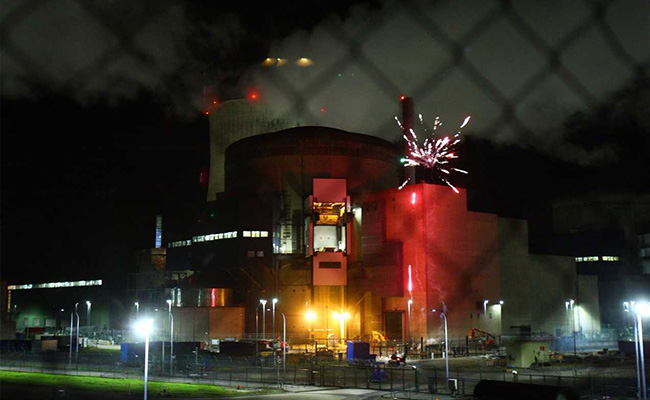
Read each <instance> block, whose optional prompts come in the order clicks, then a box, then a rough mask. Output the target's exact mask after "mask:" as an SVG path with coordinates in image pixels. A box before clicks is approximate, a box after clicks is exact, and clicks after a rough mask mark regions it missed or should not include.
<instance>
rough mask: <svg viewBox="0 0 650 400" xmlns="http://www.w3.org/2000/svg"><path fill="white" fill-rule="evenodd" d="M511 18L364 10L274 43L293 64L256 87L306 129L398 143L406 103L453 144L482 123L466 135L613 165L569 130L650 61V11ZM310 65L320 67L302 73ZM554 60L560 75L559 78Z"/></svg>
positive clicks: (562, 7) (413, 8) (474, 8)
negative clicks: (568, 136)
mask: <svg viewBox="0 0 650 400" xmlns="http://www.w3.org/2000/svg"><path fill="white" fill-rule="evenodd" d="M511 7H512V8H511V9H504V4H503V2H501V1H497V0H493V1H473V0H460V1H458V0H457V1H453V2H452V1H442V2H428V1H421V2H420V1H414V2H407V3H404V2H396V1H395V2H394V1H388V2H385V3H384V7H383V8H382V9H381V10H370V9H367V8H363V7H358V8H357V9H356V10H355V12H353V13H352V15H351V16H350V18H348V19H346V20H345V21H341V20H340V19H338V18H332V19H330V20H328V21H326V22H324V23H322V24H321V25H319V26H317V27H316V28H314V29H312V30H310V31H302V32H297V33H295V34H294V35H293V36H291V37H289V38H286V39H285V40H282V41H280V42H278V43H275V44H274V46H273V47H272V49H271V51H270V53H269V55H268V56H269V57H272V58H281V59H286V61H287V62H286V63H285V64H283V65H282V66H278V65H277V63H276V65H273V66H271V67H264V66H257V67H256V68H255V69H253V70H252V71H251V78H250V79H251V81H252V82H255V84H256V85H257V86H258V87H259V88H260V89H261V92H262V93H263V95H264V96H265V98H266V100H267V101H268V102H269V104H270V105H271V106H272V107H273V108H274V109H275V110H276V112H277V113H278V114H279V115H284V116H288V115H296V116H298V118H300V119H301V121H302V123H303V124H305V125H325V126H331V127H334V128H339V129H343V130H348V131H353V132H361V133H367V134H372V135H377V136H380V137H383V138H385V139H388V140H394V139H396V138H398V137H399V136H400V135H401V132H400V130H399V128H398V127H397V126H396V125H395V123H394V117H395V116H398V117H401V111H400V108H399V100H398V97H399V96H400V95H402V94H403V95H406V96H409V97H412V98H413V100H414V105H415V113H416V114H417V113H422V114H423V115H424V117H425V119H428V120H429V121H430V122H433V120H434V118H435V117H436V116H439V117H440V118H441V119H442V121H443V123H445V124H446V127H449V128H450V133H455V132H453V128H454V127H457V126H458V124H459V123H460V122H462V121H463V119H464V118H465V116H467V115H471V116H472V124H470V125H471V126H469V127H467V128H466V130H465V131H464V133H465V134H471V135H476V136H480V137H485V138H489V139H491V140H494V141H496V142H501V143H520V144H522V145H525V146H533V147H541V148H543V149H546V150H548V151H554V150H557V149H561V150H560V152H561V153H564V154H562V155H561V156H562V157H563V158H569V159H570V158H573V159H574V160H573V161H578V162H582V163H591V162H597V161H603V160H605V159H608V158H610V156H611V154H612V152H611V151H610V150H611V149H597V150H595V151H594V152H593V154H592V153H586V152H585V151H579V150H577V149H572V148H571V147H570V145H568V144H567V143H565V141H564V139H563V137H562V135H561V134H562V124H563V123H564V122H565V120H566V118H567V117H568V116H570V115H572V114H573V113H575V112H578V111H584V110H588V109H590V108H591V107H594V105H595V104H597V103H598V102H599V101H602V100H604V99H605V98H606V97H607V96H609V95H611V94H612V93H613V92H614V91H616V90H617V89H620V88H621V87H623V86H624V85H626V84H629V82H630V80H631V79H632V78H633V77H634V76H635V73H636V67H637V66H639V65H642V63H644V62H646V61H647V60H649V59H650V46H648V43H647V42H648V41H647V38H648V37H649V35H648V25H647V15H648V13H647V9H648V4H647V3H646V2H642V1H640V0H638V1H636V0H630V1H618V2H615V3H613V4H611V5H610V6H608V7H607V8H605V13H604V20H603V21H602V24H601V23H599V22H598V21H594V20H592V18H593V13H594V5H590V4H589V3H588V2H575V1H571V0H557V1H553V2H552V5H551V4H549V3H548V2H543V1H525V2H512V5H511ZM610 32H611V35H609V33H610ZM608 35H609V36H608ZM556 56H557V57H556ZM300 57H308V58H310V59H311V60H313V62H314V63H313V65H311V66H308V67H301V66H297V65H296V64H295V63H294V62H295V61H296V60H298V59H299V58H300ZM554 59H557V60H558V62H559V64H556V67H555V68H549V64H550V63H552V61H553V60H554ZM509 106H510V110H511V112H510V114H508V113H506V111H507V110H509V108H508V107H509ZM560 152H556V153H558V154H559V153H560Z"/></svg>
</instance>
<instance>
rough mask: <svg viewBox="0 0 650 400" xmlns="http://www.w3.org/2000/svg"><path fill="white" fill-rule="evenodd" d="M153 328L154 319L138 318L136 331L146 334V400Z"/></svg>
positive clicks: (145, 397)
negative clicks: (150, 335) (150, 337)
mask: <svg viewBox="0 0 650 400" xmlns="http://www.w3.org/2000/svg"><path fill="white" fill-rule="evenodd" d="M152 330H153V319H151V318H146V319H141V320H138V321H137V322H136V324H135V331H136V332H137V333H139V334H140V335H144V338H145V339H144V400H147V380H148V379H149V334H150V333H151V331H152Z"/></svg>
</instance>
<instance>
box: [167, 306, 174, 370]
mask: <svg viewBox="0 0 650 400" xmlns="http://www.w3.org/2000/svg"><path fill="white" fill-rule="evenodd" d="M167 305H168V306H169V343H170V345H169V376H172V375H173V374H174V314H172V301H171V299H170V300H167Z"/></svg>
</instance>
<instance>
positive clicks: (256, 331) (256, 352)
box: [255, 306, 260, 357]
mask: <svg viewBox="0 0 650 400" xmlns="http://www.w3.org/2000/svg"><path fill="white" fill-rule="evenodd" d="M259 320H260V309H259V307H257V306H255V357H257V356H258V355H259V354H260V353H259V347H258V345H259V343H258V342H259V331H260V328H259V325H260V323H259Z"/></svg>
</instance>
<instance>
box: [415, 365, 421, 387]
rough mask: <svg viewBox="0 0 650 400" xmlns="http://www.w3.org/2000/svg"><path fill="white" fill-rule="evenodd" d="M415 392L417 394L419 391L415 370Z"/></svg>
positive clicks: (416, 371)
mask: <svg viewBox="0 0 650 400" xmlns="http://www.w3.org/2000/svg"><path fill="white" fill-rule="evenodd" d="M414 371H415V391H416V392H419V391H420V385H419V384H418V370H417V369H415V370H414Z"/></svg>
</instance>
